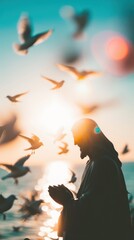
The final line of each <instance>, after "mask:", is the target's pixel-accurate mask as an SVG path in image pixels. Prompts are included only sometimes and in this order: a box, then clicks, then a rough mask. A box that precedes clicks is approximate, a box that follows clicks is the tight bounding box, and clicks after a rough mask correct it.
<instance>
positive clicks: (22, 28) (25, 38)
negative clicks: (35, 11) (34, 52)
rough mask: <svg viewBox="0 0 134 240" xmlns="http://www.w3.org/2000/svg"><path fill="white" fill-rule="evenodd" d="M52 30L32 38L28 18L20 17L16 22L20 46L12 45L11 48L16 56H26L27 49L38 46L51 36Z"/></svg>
mask: <svg viewBox="0 0 134 240" xmlns="http://www.w3.org/2000/svg"><path fill="white" fill-rule="evenodd" d="M52 32H53V30H52V29H51V30H48V31H45V32H42V33H38V34H36V35H34V36H32V26H31V23H30V20H29V18H28V16H26V15H23V16H21V17H20V20H19V22H18V34H19V37H20V41H21V44H14V45H13V48H14V50H15V51H16V53H18V54H22V55H26V54H27V53H28V49H29V48H30V47H31V46H33V45H37V44H40V43H41V42H43V41H45V40H46V39H47V38H48V37H50V36H51V34H52Z"/></svg>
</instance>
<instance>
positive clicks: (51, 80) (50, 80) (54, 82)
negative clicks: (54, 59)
mask: <svg viewBox="0 0 134 240" xmlns="http://www.w3.org/2000/svg"><path fill="white" fill-rule="evenodd" d="M42 77H43V78H44V79H46V80H48V81H49V82H51V83H53V84H56V85H57V83H58V82H57V81H55V80H53V79H50V78H48V77H45V76H42Z"/></svg>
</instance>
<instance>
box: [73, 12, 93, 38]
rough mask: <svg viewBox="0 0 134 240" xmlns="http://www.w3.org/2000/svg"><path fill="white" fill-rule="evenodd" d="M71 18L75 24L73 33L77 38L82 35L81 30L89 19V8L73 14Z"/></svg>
mask: <svg viewBox="0 0 134 240" xmlns="http://www.w3.org/2000/svg"><path fill="white" fill-rule="evenodd" d="M72 20H73V21H74V22H75V24H76V32H75V33H74V34H73V37H74V38H79V37H81V36H82V34H83V31H84V30H85V28H86V26H87V25H88V23H89V20H90V12H89V10H84V11H82V12H81V13H79V14H74V15H73V16H72Z"/></svg>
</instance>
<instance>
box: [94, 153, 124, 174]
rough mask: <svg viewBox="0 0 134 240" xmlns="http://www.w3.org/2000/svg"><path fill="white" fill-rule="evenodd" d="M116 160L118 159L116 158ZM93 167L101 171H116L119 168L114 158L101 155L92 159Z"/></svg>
mask: <svg viewBox="0 0 134 240" xmlns="http://www.w3.org/2000/svg"><path fill="white" fill-rule="evenodd" d="M117 161H118V160H117ZM94 167H95V168H97V169H98V168H99V169H100V170H102V171H103V172H110V173H117V172H118V171H120V170H121V168H120V166H119V164H118V162H116V159H112V158H111V157H109V156H104V157H101V158H99V159H97V160H95V161H94Z"/></svg>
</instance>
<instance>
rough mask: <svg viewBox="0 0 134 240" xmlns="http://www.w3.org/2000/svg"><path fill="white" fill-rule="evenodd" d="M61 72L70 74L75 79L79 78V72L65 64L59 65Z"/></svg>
mask: <svg viewBox="0 0 134 240" xmlns="http://www.w3.org/2000/svg"><path fill="white" fill-rule="evenodd" d="M57 66H58V67H59V69H60V70H62V71H66V72H69V73H70V74H72V75H74V76H75V77H76V76H78V74H79V72H78V71H77V69H76V68H74V67H72V66H67V65H64V64H57Z"/></svg>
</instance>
